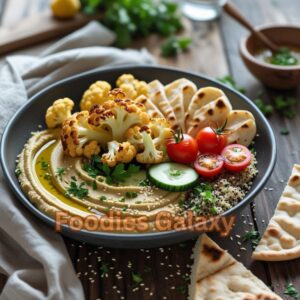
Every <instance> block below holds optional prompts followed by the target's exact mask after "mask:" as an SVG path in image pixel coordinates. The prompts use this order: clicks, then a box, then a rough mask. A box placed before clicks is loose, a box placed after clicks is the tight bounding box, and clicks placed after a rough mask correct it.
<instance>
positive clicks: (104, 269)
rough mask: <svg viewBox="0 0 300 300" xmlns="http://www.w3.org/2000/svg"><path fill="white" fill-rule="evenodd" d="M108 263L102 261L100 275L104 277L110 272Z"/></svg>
mask: <svg viewBox="0 0 300 300" xmlns="http://www.w3.org/2000/svg"><path fill="white" fill-rule="evenodd" d="M108 271H109V269H108V265H107V264H105V263H102V264H101V267H100V276H101V277H102V278H103V277H104V276H107V274H108Z"/></svg>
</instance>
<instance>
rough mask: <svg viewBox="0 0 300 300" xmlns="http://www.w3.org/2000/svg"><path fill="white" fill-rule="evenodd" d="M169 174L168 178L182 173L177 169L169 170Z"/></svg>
mask: <svg viewBox="0 0 300 300" xmlns="http://www.w3.org/2000/svg"><path fill="white" fill-rule="evenodd" d="M169 174H170V176H173V177H178V176H180V175H182V174H183V171H181V170H177V169H170V171H169Z"/></svg>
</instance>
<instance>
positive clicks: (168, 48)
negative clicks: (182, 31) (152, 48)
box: [161, 36, 192, 57]
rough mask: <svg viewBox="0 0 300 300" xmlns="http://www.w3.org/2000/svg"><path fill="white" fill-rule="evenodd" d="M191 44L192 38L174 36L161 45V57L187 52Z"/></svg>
mask: <svg viewBox="0 0 300 300" xmlns="http://www.w3.org/2000/svg"><path fill="white" fill-rule="evenodd" d="M191 43H192V40H191V39H190V38H186V37H182V38H180V37H175V36H172V37H170V38H169V39H167V40H166V41H165V42H164V43H163V44H162V45H161V55H162V56H164V57H170V56H176V55H177V54H179V53H182V52H186V51H187V50H188V48H189V46H190V45H191Z"/></svg>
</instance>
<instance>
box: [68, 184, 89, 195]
mask: <svg viewBox="0 0 300 300" xmlns="http://www.w3.org/2000/svg"><path fill="white" fill-rule="evenodd" d="M85 185H86V183H85V182H82V183H80V184H77V182H76V181H74V180H72V181H71V182H70V186H69V188H68V189H67V192H66V195H73V196H75V197H77V198H79V199H83V198H85V197H87V196H88V194H89V190H88V189H86V188H85Z"/></svg>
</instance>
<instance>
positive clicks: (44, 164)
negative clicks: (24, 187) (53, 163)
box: [40, 160, 49, 171]
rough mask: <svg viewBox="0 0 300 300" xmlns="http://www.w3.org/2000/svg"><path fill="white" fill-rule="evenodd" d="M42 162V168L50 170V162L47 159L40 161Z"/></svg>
mask: <svg viewBox="0 0 300 300" xmlns="http://www.w3.org/2000/svg"><path fill="white" fill-rule="evenodd" d="M40 164H41V170H43V171H48V169H49V164H48V163H47V162H46V161H44V160H41V161H40Z"/></svg>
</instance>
